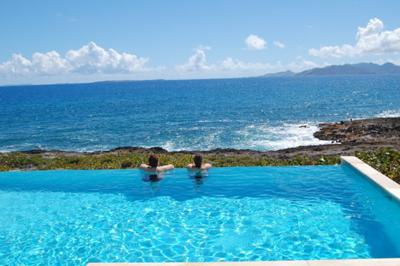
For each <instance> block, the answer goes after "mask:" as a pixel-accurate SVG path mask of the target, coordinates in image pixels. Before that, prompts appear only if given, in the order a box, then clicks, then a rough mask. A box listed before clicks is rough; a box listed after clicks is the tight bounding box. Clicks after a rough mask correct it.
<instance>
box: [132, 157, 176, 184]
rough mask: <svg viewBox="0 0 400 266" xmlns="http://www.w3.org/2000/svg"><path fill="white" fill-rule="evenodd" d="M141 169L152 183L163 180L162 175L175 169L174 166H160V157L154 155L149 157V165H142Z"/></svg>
mask: <svg viewBox="0 0 400 266" xmlns="http://www.w3.org/2000/svg"><path fill="white" fill-rule="evenodd" d="M139 169H141V170H143V171H144V172H145V173H146V175H147V177H148V179H149V180H150V181H158V180H160V179H162V175H161V173H162V172H164V171H168V170H172V169H174V166H173V165H172V164H167V165H163V166H159V160H158V157H157V156H156V155H154V154H152V155H150V156H149V164H144V163H143V164H141V165H140V167H139Z"/></svg>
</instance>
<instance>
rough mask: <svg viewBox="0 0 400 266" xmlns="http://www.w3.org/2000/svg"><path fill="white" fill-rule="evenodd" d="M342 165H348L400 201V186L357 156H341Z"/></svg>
mask: <svg viewBox="0 0 400 266" xmlns="http://www.w3.org/2000/svg"><path fill="white" fill-rule="evenodd" d="M340 159H341V161H342V163H347V164H349V165H350V166H352V167H353V168H355V169H356V170H357V171H358V172H360V173H361V174H362V175H364V176H365V177H367V178H368V179H370V180H371V181H373V182H374V183H375V184H377V185H378V186H379V187H381V188H382V189H383V190H385V191H386V192H388V193H389V194H390V195H392V196H393V197H394V198H396V199H398V200H400V185H399V184H397V183H396V182H394V181H393V180H392V179H390V178H389V177H387V176H385V175H384V174H382V173H381V172H379V171H378V170H376V169H374V168H372V167H371V166H369V165H368V164H366V163H364V162H363V161H361V160H360V159H358V158H357V157H355V156H341V157H340Z"/></svg>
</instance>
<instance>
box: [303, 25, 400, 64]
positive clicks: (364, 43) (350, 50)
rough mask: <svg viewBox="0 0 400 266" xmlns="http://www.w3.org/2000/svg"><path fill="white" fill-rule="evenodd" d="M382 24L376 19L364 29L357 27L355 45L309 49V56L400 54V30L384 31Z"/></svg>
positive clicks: (337, 56) (338, 56)
mask: <svg viewBox="0 0 400 266" xmlns="http://www.w3.org/2000/svg"><path fill="white" fill-rule="evenodd" d="M383 29H384V24H383V22H382V21H381V20H380V19H378V18H373V19H370V20H369V22H368V24H367V25H366V26H365V27H359V28H358V30H357V34H356V43H355V44H354V45H351V44H343V45H336V46H324V47H321V48H319V49H315V48H313V49H310V50H309V54H310V55H312V56H317V57H336V58H340V57H346V56H356V55H367V54H385V53H386V54H387V53H393V52H400V28H397V29H394V30H392V31H390V30H387V31H384V30H383Z"/></svg>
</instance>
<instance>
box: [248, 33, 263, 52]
mask: <svg viewBox="0 0 400 266" xmlns="http://www.w3.org/2000/svg"><path fill="white" fill-rule="evenodd" d="M245 43H246V46H247V48H249V49H253V50H262V49H265V48H266V47H267V42H266V41H265V40H264V39H263V38H261V37H259V36H257V35H254V34H250V35H249V36H247V38H246V40H245Z"/></svg>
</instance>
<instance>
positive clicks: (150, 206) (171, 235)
mask: <svg viewBox="0 0 400 266" xmlns="http://www.w3.org/2000/svg"><path fill="white" fill-rule="evenodd" d="M0 211H1V212H0V262H1V264H29V265H32V264H38V265H39V264H52V265H54V264H58V263H61V262H64V263H65V262H71V263H73V264H82V265H83V264H85V263H86V262H88V261H92V262H93V261H103V262H116V261H130V262H153V261H156V262H160V261H221V260H226V261H230V260H231V261H233V260H234V261H248V260H295V259H296V260H299V259H321V258H325V259H338V258H369V257H398V256H399V254H400V253H399V249H398V243H396V237H398V236H396V235H393V232H399V228H400V227H399V221H400V219H399V218H400V209H399V206H398V204H397V203H396V202H394V201H391V200H390V198H389V197H387V196H386V195H385V194H384V193H383V192H381V191H380V190H378V189H377V188H375V187H374V186H373V185H372V184H371V183H369V182H367V181H366V180H365V179H364V178H363V177H361V176H358V175H357V174H355V172H353V171H352V170H351V169H348V168H346V167H341V166H325V167H278V168H271V167H268V168H261V167H255V168H224V169H212V171H211V173H210V176H209V177H207V178H206V179H204V180H203V181H202V182H199V181H196V180H193V179H190V178H188V177H187V173H186V172H185V170H183V169H177V170H175V171H173V172H172V173H169V174H167V176H166V177H165V179H164V180H163V181H161V182H159V183H157V184H152V183H146V182H143V181H142V180H141V176H140V174H139V172H138V171H135V170H132V171H130V170H128V171H127V170H121V171H45V172H21V173H18V172H15V173H0ZM389 227H390V228H389ZM396 230H397V231H396Z"/></svg>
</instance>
